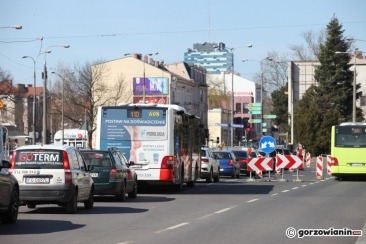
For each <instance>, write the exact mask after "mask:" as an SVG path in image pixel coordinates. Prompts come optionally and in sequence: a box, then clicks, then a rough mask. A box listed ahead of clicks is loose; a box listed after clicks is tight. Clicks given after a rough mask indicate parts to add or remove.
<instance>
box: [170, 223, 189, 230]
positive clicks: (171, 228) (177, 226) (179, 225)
mask: <svg viewBox="0 0 366 244" xmlns="http://www.w3.org/2000/svg"><path fill="white" fill-rule="evenodd" d="M187 224H188V223H187V222H184V223H181V224H178V225H174V226H171V227H168V228H166V229H167V230H173V229H176V228H179V227H182V226H184V225H187Z"/></svg>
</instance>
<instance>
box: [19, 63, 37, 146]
mask: <svg viewBox="0 0 366 244" xmlns="http://www.w3.org/2000/svg"><path fill="white" fill-rule="evenodd" d="M22 58H30V59H32V60H33V116H32V119H33V123H32V125H33V126H32V127H33V138H32V142H33V143H32V144H33V145H35V144H36V60H35V59H34V58H33V57H31V56H23V57H22Z"/></svg>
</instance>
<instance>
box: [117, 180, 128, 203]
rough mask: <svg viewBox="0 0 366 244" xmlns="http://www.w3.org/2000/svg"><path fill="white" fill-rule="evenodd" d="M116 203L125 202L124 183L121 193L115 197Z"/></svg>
mask: <svg viewBox="0 0 366 244" xmlns="http://www.w3.org/2000/svg"><path fill="white" fill-rule="evenodd" d="M116 198H117V200H118V201H121V202H124V201H126V183H125V182H124V181H122V186H121V192H120V193H119V194H117V195H116Z"/></svg>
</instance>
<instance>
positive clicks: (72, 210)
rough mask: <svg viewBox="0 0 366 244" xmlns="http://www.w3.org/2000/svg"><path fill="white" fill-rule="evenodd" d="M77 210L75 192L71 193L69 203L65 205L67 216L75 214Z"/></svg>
mask: <svg viewBox="0 0 366 244" xmlns="http://www.w3.org/2000/svg"><path fill="white" fill-rule="evenodd" d="M77 209H78V196H77V192H76V191H73V193H72V195H71V199H70V201H68V202H67V203H66V212H67V213H69V214H74V213H76V211H77Z"/></svg>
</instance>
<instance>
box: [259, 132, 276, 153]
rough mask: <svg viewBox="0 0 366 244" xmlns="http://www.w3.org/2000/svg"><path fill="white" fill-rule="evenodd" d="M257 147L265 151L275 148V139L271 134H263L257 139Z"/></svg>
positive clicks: (268, 151)
mask: <svg viewBox="0 0 366 244" xmlns="http://www.w3.org/2000/svg"><path fill="white" fill-rule="evenodd" d="M259 149H260V150H261V151H263V152H265V153H271V152H273V151H274V150H276V140H275V139H274V138H273V137H272V136H263V137H262V138H261V140H260V141H259Z"/></svg>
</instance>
